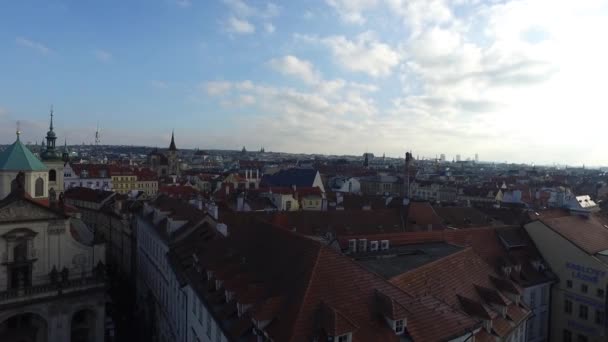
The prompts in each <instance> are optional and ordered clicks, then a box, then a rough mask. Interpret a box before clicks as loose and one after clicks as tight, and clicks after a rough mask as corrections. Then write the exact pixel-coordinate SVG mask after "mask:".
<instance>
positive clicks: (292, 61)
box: [268, 55, 321, 84]
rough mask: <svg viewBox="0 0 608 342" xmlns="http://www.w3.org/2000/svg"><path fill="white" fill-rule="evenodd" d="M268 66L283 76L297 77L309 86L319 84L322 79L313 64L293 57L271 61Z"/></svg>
mask: <svg viewBox="0 0 608 342" xmlns="http://www.w3.org/2000/svg"><path fill="white" fill-rule="evenodd" d="M268 65H269V66H270V67H271V68H273V69H274V70H276V71H278V72H280V73H281V74H283V75H289V76H294V77H297V78H299V79H301V80H302V81H304V82H306V83H308V84H315V83H318V82H319V81H320V79H321V74H320V73H319V72H318V71H317V70H315V68H314V66H313V65H312V63H310V62H309V61H306V60H301V59H298V58H297V57H295V56H292V55H288V56H284V57H282V58H274V59H271V60H270V61H268Z"/></svg>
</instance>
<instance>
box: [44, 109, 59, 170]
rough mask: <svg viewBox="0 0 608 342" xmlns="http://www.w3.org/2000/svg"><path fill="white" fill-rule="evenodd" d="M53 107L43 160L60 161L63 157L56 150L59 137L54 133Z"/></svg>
mask: <svg viewBox="0 0 608 342" xmlns="http://www.w3.org/2000/svg"><path fill="white" fill-rule="evenodd" d="M53 116H54V113H53V106H51V122H50V124H49V131H48V132H47V133H46V150H44V151H43V152H42V154H41V157H42V160H60V159H61V155H60V154H59V153H58V152H57V151H56V150H55V141H56V140H57V135H56V134H55V132H54V131H53Z"/></svg>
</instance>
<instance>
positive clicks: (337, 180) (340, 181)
mask: <svg viewBox="0 0 608 342" xmlns="http://www.w3.org/2000/svg"><path fill="white" fill-rule="evenodd" d="M315 180H316V179H315ZM329 184H330V187H331V191H333V192H348V193H355V194H357V193H360V192H361V183H360V182H359V180H358V179H357V178H354V177H342V176H337V177H334V178H332V179H330V180H329Z"/></svg>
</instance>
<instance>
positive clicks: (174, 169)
mask: <svg viewBox="0 0 608 342" xmlns="http://www.w3.org/2000/svg"><path fill="white" fill-rule="evenodd" d="M148 164H149V165H150V169H151V170H152V171H154V172H156V174H157V176H158V177H167V176H178V175H179V174H180V168H179V158H178V155H177V147H176V146H175V134H174V133H171V144H169V149H168V150H167V151H166V152H164V153H163V152H160V151H158V150H154V151H152V152H151V153H150V154H148Z"/></svg>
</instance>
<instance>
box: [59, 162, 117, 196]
mask: <svg viewBox="0 0 608 342" xmlns="http://www.w3.org/2000/svg"><path fill="white" fill-rule="evenodd" d="M63 175H64V179H63V190H67V189H69V188H74V187H78V186H80V187H85V188H90V189H100V190H112V189H113V184H112V177H109V176H108V177H103V178H102V177H95V178H89V177H88V176H86V175H78V174H76V172H74V170H73V169H72V167H70V164H66V165H65V168H64V170H63Z"/></svg>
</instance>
